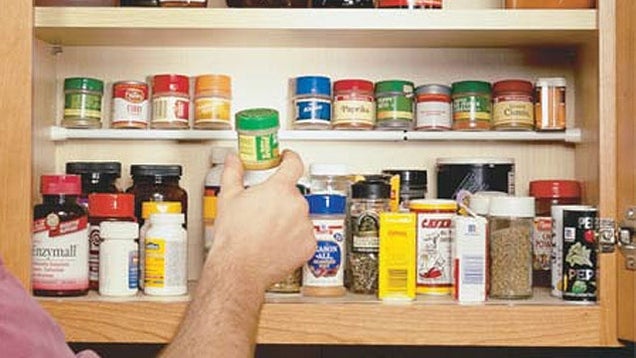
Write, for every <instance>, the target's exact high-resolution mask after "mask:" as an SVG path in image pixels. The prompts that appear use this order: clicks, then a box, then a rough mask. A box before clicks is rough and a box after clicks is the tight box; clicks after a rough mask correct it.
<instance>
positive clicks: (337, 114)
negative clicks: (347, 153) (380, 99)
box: [331, 80, 375, 130]
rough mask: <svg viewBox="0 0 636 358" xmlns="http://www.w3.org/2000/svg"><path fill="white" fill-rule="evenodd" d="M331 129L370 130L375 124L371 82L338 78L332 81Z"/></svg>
mask: <svg viewBox="0 0 636 358" xmlns="http://www.w3.org/2000/svg"><path fill="white" fill-rule="evenodd" d="M333 92H334V98H333V118H332V119H331V125H332V127H333V129H348V130H352V129H357V130H370V129H373V127H374V126H375V97H374V94H373V82H371V81H367V80H340V81H336V82H334V83H333Z"/></svg>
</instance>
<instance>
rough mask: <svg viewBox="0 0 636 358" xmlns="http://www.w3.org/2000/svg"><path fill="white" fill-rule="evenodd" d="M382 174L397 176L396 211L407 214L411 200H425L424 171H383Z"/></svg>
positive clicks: (425, 183)
mask: <svg viewBox="0 0 636 358" xmlns="http://www.w3.org/2000/svg"><path fill="white" fill-rule="evenodd" d="M382 174H388V175H392V176H394V175H397V176H398V183H397V187H396V188H393V187H392V188H391V189H392V190H395V194H396V195H397V196H398V198H397V202H398V208H397V211H400V212H405V213H408V212H409V203H410V202H411V200H417V199H425V198H426V192H427V183H428V177H427V172H426V170H419V169H385V170H383V171H382Z"/></svg>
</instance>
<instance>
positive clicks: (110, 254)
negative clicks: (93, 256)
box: [99, 206, 139, 296]
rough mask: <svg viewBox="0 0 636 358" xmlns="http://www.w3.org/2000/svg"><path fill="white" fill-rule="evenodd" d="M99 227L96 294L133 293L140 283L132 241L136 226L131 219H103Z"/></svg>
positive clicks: (134, 236) (136, 252) (137, 249)
mask: <svg viewBox="0 0 636 358" xmlns="http://www.w3.org/2000/svg"><path fill="white" fill-rule="evenodd" d="M131 208H132V206H131ZM99 231H100V233H101V237H102V239H103V242H102V245H101V249H100V252H99V294H100V295H103V296H134V295H135V294H136V293H137V287H138V286H139V265H138V259H137V255H138V252H139V247H138V246H137V242H136V241H135V240H136V239H137V236H139V226H138V225H137V223H133V222H119V221H105V222H103V223H102V224H101V225H100V226H99Z"/></svg>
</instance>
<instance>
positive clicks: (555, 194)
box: [530, 180, 581, 198]
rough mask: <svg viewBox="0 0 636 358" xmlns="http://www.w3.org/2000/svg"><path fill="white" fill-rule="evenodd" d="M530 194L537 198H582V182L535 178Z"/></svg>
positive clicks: (531, 183) (531, 184)
mask: <svg viewBox="0 0 636 358" xmlns="http://www.w3.org/2000/svg"><path fill="white" fill-rule="evenodd" d="M530 196H534V197H535V198H580V197H581V184H580V183H579V182H578V181H576V180H534V181H531V182H530Z"/></svg>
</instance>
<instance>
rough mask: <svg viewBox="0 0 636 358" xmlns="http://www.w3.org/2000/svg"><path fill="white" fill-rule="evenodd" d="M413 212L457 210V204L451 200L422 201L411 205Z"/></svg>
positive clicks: (414, 201) (412, 202)
mask: <svg viewBox="0 0 636 358" xmlns="http://www.w3.org/2000/svg"><path fill="white" fill-rule="evenodd" d="M409 209H411V210H457V203H456V202H455V200H450V199H420V200H413V201H411V202H410V203H409Z"/></svg>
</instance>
